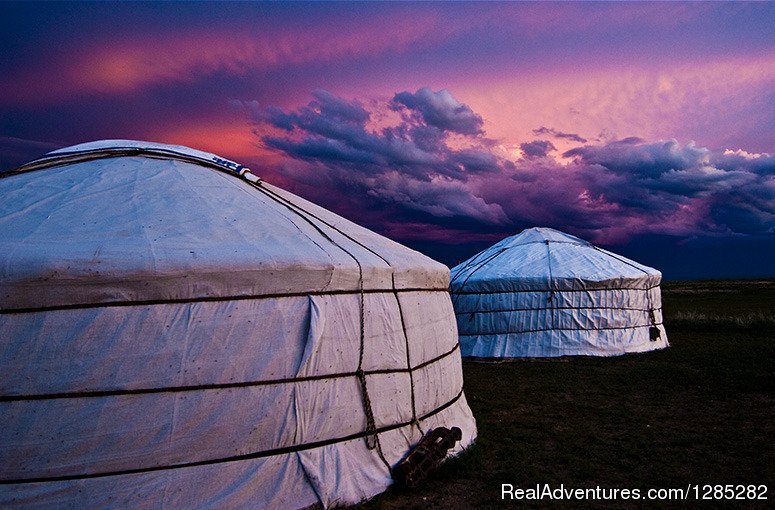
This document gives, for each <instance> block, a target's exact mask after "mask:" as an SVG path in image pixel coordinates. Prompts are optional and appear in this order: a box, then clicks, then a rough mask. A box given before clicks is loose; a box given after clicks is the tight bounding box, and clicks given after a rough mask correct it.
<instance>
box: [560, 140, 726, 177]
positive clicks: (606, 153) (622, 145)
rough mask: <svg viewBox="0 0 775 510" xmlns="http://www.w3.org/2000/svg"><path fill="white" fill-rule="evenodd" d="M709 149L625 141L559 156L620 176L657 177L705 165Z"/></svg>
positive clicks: (590, 146)
mask: <svg viewBox="0 0 775 510" xmlns="http://www.w3.org/2000/svg"><path fill="white" fill-rule="evenodd" d="M710 155H711V152H710V150H708V149H705V148H701V147H696V146H695V145H694V144H693V143H689V144H687V145H684V146H681V145H680V144H679V143H678V142H677V141H676V140H667V141H659V142H655V143H641V140H640V139H637V138H626V139H624V140H618V141H614V142H609V143H607V144H605V145H585V146H583V147H577V148H575V149H571V150H569V151H566V152H565V153H563V156H565V157H566V158H568V157H573V158H576V159H577V160H578V161H579V162H582V163H587V164H597V165H601V166H604V167H606V168H607V169H609V170H611V171H613V172H616V173H622V174H628V175H639V176H642V177H659V176H660V175H662V174H664V173H665V172H669V171H671V170H673V171H675V170H685V169H687V168H692V167H696V166H698V165H702V164H707V163H708V160H709V157H710Z"/></svg>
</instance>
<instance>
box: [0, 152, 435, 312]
mask: <svg viewBox="0 0 775 510" xmlns="http://www.w3.org/2000/svg"><path fill="white" fill-rule="evenodd" d="M246 171H247V169H245V168H243V167H242V166H241V165H239V164H237V163H235V162H233V161H229V160H227V159H225V158H220V157H218V156H216V155H214V154H210V153H206V152H201V151H196V150H192V149H189V148H187V147H181V146H175V145H165V144H158V143H149V142H137V141H128V140H105V141H100V142H92V143H86V144H81V145H76V146H73V147H68V148H65V149H61V150H58V151H54V152H52V153H49V154H48V155H46V156H45V157H43V158H41V159H40V160H37V161H34V162H32V163H30V164H28V165H25V166H23V167H21V168H19V169H17V170H16V171H14V172H10V173H8V174H0V196H2V197H3V200H2V201H1V202H0V231H2V233H3V235H2V236H0V311H9V310H10V311H13V310H19V309H38V308H46V307H67V306H87V305H95V306H98V305H99V304H101V303H129V304H131V303H137V302H154V301H173V302H174V301H176V300H181V301H185V300H199V299H221V298H223V299H226V298H240V297H255V296H267V295H270V296H271V295H294V294H308V293H337V292H353V291H358V290H360V289H361V288H362V289H364V290H365V291H367V292H368V291H369V290H384V289H393V288H398V289H411V288H424V289H428V288H446V287H447V284H448V272H447V268H446V267H445V266H443V265H442V264H439V263H437V262H434V261H432V260H431V259H429V258H427V257H425V256H424V255H422V254H420V253H417V252H415V251H412V250H410V249H408V248H406V247H404V246H401V245H399V244H398V243H395V242H393V241H390V240H389V239H387V238H385V237H382V236H380V235H378V234H375V233H374V232H371V231H369V230H367V229H365V228H363V227H360V226H358V225H356V224H354V223H352V222H350V221H348V220H346V219H344V218H342V217H340V216H337V215H336V214H334V213H332V212H330V211H328V210H326V209H323V208H321V207H318V206H316V205H314V204H312V203H310V202H308V201H306V200H304V199H302V198H300V197H298V196H295V195H293V194H291V193H289V192H286V191H284V190H282V189H280V188H277V187H275V186H272V185H271V184H268V183H266V182H263V181H261V180H260V179H259V178H257V177H255V176H254V175H253V174H251V173H249V172H246ZM250 181H253V182H250Z"/></svg>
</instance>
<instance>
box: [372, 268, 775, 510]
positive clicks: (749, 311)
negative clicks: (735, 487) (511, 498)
mask: <svg viewBox="0 0 775 510" xmlns="http://www.w3.org/2000/svg"><path fill="white" fill-rule="evenodd" d="M663 301H664V313H665V324H666V328H667V333H668V339H669V341H670V344H671V347H670V348H668V349H665V350H662V351H657V352H651V353H644V354H634V355H627V356H622V357H617V358H573V359H570V358H566V359H561V360H543V361H519V362H514V363H503V364H476V363H464V367H463V371H464V376H465V391H466V395H467V397H468V401H469V403H470V405H471V408H472V409H473V412H474V415H475V416H476V420H477V424H478V428H479V437H478V439H477V441H476V444H475V445H474V446H473V447H471V448H470V449H469V450H467V451H466V452H464V453H463V454H462V455H460V456H459V457H458V458H456V459H453V460H451V461H448V462H447V463H446V464H445V465H444V466H443V467H442V468H441V469H440V470H439V472H437V473H436V474H435V475H434V476H433V477H432V478H431V479H430V480H428V481H427V482H426V483H425V484H424V485H423V486H422V487H420V488H419V489H416V490H412V491H408V490H397V489H392V490H390V491H388V492H387V493H385V494H384V495H381V496H379V497H377V498H375V499H374V500H372V501H370V502H368V503H366V504H365V505H362V506H363V507H365V508H375V509H393V508H450V507H457V508H487V507H502V506H503V505H504V503H505V502H503V501H501V499H500V495H501V492H500V491H501V484H502V483H510V484H512V485H514V486H515V487H520V488H528V487H531V486H534V485H535V484H537V483H541V484H545V483H546V484H550V485H552V486H559V485H560V484H561V483H562V484H564V486H565V487H574V488H576V487H580V488H586V487H595V486H600V487H607V488H614V487H618V488H640V489H647V488H652V487H655V488H671V487H686V486H687V485H688V484H756V485H760V484H766V485H767V486H768V487H769V493H768V497H769V498H770V499H769V501H768V502H765V501H761V502H759V503H760V504H764V505H765V506H766V505H767V503H769V505H770V507H771V505H772V501H773V498H775V490H773V489H775V447H774V446H775V377H774V375H775V281H772V280H769V281H755V282H754V281H739V282H738V281H735V282H729V281H705V282H675V283H671V282H668V283H665V284H664V285H663ZM514 503H515V504H516V503H517V502H514ZM523 503H524V502H523ZM548 503H550V502H548V501H544V502H542V503H540V504H537V505H534V506H537V507H543V506H547V504H548ZM630 503H632V502H630ZM699 503H703V502H699ZM705 503H707V502H705ZM576 504H577V505H578V503H576ZM697 504H698V502H694V505H692V506H696V505H697ZM663 505H664V503H663ZM583 506H584V507H585V508H589V507H609V506H614V507H621V506H626V505H625V502H623V501H618V502H607V503H606V502H602V503H598V504H597V505H595V504H592V503H591V502H588V501H587V502H584V503H583ZM673 506H675V503H674V504H673Z"/></svg>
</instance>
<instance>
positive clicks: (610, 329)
mask: <svg viewBox="0 0 775 510" xmlns="http://www.w3.org/2000/svg"><path fill="white" fill-rule="evenodd" d="M662 325H663V323H661V322H659V323H655V324H637V325H635V326H617V327H611V328H543V329H525V330H522V331H502V332H500V331H495V332H492V333H477V334H468V333H459V336H493V335H520V334H523V333H540V332H542V331H613V330H618V329H638V328H650V327H652V326H662Z"/></svg>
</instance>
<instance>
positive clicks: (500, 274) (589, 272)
mask: <svg viewBox="0 0 775 510" xmlns="http://www.w3.org/2000/svg"><path fill="white" fill-rule="evenodd" d="M661 277H662V275H661V273H660V272H659V271H657V270H656V269H653V268H650V267H648V266H644V265H643V264H639V263H638V262H635V261H633V260H630V259H628V258H626V257H623V256H621V255H617V254H615V253H611V252H609V251H607V250H604V249H602V248H598V247H597V246H594V245H593V244H591V243H589V242H587V241H585V240H583V239H579V238H578V237H575V236H572V235H570V234H566V233H564V232H560V231H558V230H554V229H551V228H545V227H536V228H529V229H526V230H523V231H522V232H520V233H519V234H517V235H514V236H511V237H507V238H506V239H503V240H502V241H500V242H498V243H496V244H495V245H493V246H491V247H490V248H487V249H486V250H484V251H481V252H479V253H477V254H476V255H474V256H473V257H471V258H470V259H468V260H466V261H465V262H463V263H461V264H460V265H458V266H456V267H454V268H453V269H452V270H451V283H450V287H451V289H452V291H453V292H455V291H457V292H478V291H481V292H499V291H506V290H519V289H537V290H544V289H546V290H553V289H556V290H561V289H568V288H601V287H610V288H644V287H646V286H649V285H655V284H658V283H659V281H660V280H661Z"/></svg>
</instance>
